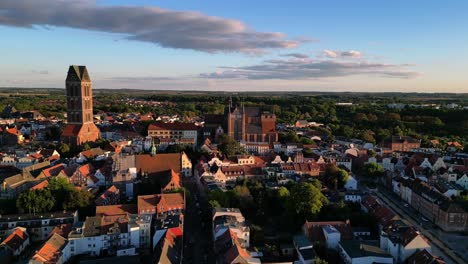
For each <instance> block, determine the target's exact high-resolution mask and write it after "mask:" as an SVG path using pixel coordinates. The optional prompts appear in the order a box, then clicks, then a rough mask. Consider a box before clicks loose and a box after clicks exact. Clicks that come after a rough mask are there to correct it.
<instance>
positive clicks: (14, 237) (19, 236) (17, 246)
mask: <svg viewBox="0 0 468 264" xmlns="http://www.w3.org/2000/svg"><path fill="white" fill-rule="evenodd" d="M28 246H29V235H28V232H27V231H26V228H24V227H16V228H15V229H14V230H13V232H12V233H11V234H10V235H8V236H7V237H6V238H5V239H4V240H3V241H2V243H0V247H6V248H7V249H8V252H9V253H11V255H12V256H14V257H18V256H20V255H21V254H22V253H23V251H24V250H25V249H26V247H28Z"/></svg>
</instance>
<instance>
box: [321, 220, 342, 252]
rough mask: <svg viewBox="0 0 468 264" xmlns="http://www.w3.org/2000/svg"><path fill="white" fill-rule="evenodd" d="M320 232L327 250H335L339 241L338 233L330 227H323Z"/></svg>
mask: <svg viewBox="0 0 468 264" xmlns="http://www.w3.org/2000/svg"><path fill="white" fill-rule="evenodd" d="M322 230H323V236H324V237H325V241H326V242H327V248H329V249H336V248H337V247H338V243H340V240H341V233H340V231H338V229H336V228H335V227H334V226H332V225H324V226H323V227H322Z"/></svg>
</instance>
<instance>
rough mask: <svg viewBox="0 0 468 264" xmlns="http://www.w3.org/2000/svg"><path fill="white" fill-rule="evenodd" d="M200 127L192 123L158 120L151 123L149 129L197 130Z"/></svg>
mask: <svg viewBox="0 0 468 264" xmlns="http://www.w3.org/2000/svg"><path fill="white" fill-rule="evenodd" d="M197 129H198V127H197V126H196V125H195V124H192V123H162V122H157V123H153V124H151V125H149V127H148V130H197Z"/></svg>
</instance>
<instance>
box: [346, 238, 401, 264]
mask: <svg viewBox="0 0 468 264" xmlns="http://www.w3.org/2000/svg"><path fill="white" fill-rule="evenodd" d="M338 253H339V254H340V257H341V258H342V260H343V262H344V263H346V264H373V263H382V264H393V258H392V256H391V255H390V254H388V253H387V252H385V251H384V250H382V249H380V248H379V245H378V243H373V242H370V241H361V240H348V241H342V242H340V243H339V245H338Z"/></svg>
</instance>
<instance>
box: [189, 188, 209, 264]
mask: <svg viewBox="0 0 468 264" xmlns="http://www.w3.org/2000/svg"><path fill="white" fill-rule="evenodd" d="M184 187H185V188H186V189H187V190H188V191H189V192H190V197H187V199H186V208H185V222H184V257H183V263H184V264H189V263H195V264H196V263H214V255H213V250H212V248H213V247H212V237H211V223H204V221H203V215H202V214H203V210H202V209H203V208H206V206H207V202H206V201H204V200H202V198H201V197H200V196H199V195H198V190H197V188H196V185H195V183H194V182H192V181H188V180H187V181H186V182H184ZM197 204H198V206H197Z"/></svg>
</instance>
